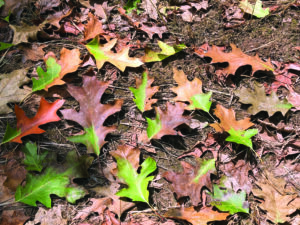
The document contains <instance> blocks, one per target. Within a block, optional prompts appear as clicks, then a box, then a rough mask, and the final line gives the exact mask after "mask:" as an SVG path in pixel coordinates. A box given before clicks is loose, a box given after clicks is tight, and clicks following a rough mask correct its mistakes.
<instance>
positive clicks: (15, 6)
mask: <svg viewBox="0 0 300 225" xmlns="http://www.w3.org/2000/svg"><path fill="white" fill-rule="evenodd" d="M31 2H33V0H9V1H5V4H4V6H3V8H2V9H1V14H0V16H1V17H6V16H8V15H9V14H10V13H11V14H13V15H14V16H16V18H17V20H18V21H19V20H20V16H21V14H22V12H23V10H24V9H25V8H26V6H28V5H29V4H30V3H31Z"/></svg>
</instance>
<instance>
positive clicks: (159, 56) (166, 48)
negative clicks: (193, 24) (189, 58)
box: [143, 41, 186, 62]
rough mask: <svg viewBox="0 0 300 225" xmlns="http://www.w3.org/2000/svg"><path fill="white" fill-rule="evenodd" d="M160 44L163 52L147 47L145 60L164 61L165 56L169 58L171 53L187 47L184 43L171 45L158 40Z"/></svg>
mask: <svg viewBox="0 0 300 225" xmlns="http://www.w3.org/2000/svg"><path fill="white" fill-rule="evenodd" d="M158 46H159V47H160V48H161V50H162V51H161V52H155V51H152V50H149V49H146V54H145V55H144V57H143V61H144V62H157V61H162V60H164V59H165V58H168V57H169V56H171V55H174V54H176V53H177V52H180V51H181V50H182V49H185V48H186V46H185V45H184V44H179V45H174V46H170V45H168V44H166V43H164V42H162V41H158Z"/></svg>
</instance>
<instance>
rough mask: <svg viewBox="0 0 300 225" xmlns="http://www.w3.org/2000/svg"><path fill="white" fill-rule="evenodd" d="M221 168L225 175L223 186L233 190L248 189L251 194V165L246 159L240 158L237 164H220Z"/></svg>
mask: <svg viewBox="0 0 300 225" xmlns="http://www.w3.org/2000/svg"><path fill="white" fill-rule="evenodd" d="M219 169H221V170H222V172H223V173H224V175H225V176H223V177H222V179H221V184H222V186H223V185H224V187H226V188H227V189H232V190H233V191H235V192H237V191H239V190H240V191H246V193H248V194H250V192H251V191H252V184H251V180H250V179H249V171H250V170H251V166H250V165H249V163H247V162H245V161H244V160H238V161H237V163H236V164H234V163H233V162H229V163H225V164H220V166H219Z"/></svg>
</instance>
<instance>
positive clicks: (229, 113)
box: [210, 104, 254, 132]
mask: <svg viewBox="0 0 300 225" xmlns="http://www.w3.org/2000/svg"><path fill="white" fill-rule="evenodd" d="M215 115H216V116H217V117H218V118H219V119H220V121H221V122H220V123H213V124H210V126H211V127H213V128H214V129H215V130H216V132H224V131H227V132H228V131H229V130H230V129H231V128H233V129H234V130H246V129H248V128H249V127H252V126H253V125H254V123H252V122H250V118H244V119H242V120H236V118H235V112H234V110H233V109H226V108H225V107H223V106H222V105H220V104H218V105H217V106H216V109H215Z"/></svg>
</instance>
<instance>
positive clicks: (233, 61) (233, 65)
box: [196, 44, 274, 75]
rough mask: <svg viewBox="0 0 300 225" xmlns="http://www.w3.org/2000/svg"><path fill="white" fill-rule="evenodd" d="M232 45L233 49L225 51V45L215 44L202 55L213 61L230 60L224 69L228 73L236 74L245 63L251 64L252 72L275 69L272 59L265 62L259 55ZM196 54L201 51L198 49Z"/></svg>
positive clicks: (222, 61)
mask: <svg viewBox="0 0 300 225" xmlns="http://www.w3.org/2000/svg"><path fill="white" fill-rule="evenodd" d="M230 46H231V49H232V51H231V52H228V53H227V52H224V51H223V49H224V48H223V47H218V46H215V45H213V46H212V47H210V48H208V50H207V51H206V52H203V54H201V55H202V57H203V56H206V57H210V58H212V61H211V62H212V63H224V62H228V64H229V65H228V66H227V67H226V68H224V69H223V70H222V71H223V72H224V73H226V74H227V75H229V74H235V72H236V71H237V69H238V68H239V67H241V66H245V65H250V66H251V67H252V74H254V73H255V72H256V71H258V70H262V71H265V70H267V71H274V67H273V65H272V64H271V62H270V60H269V61H267V62H264V61H263V60H261V59H260V58H259V57H258V55H256V56H249V55H246V54H245V53H243V52H242V50H241V49H239V48H237V47H236V46H235V45H234V44H230ZM196 54H199V53H198V52H197V51H196ZM201 55H200V56H201Z"/></svg>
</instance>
